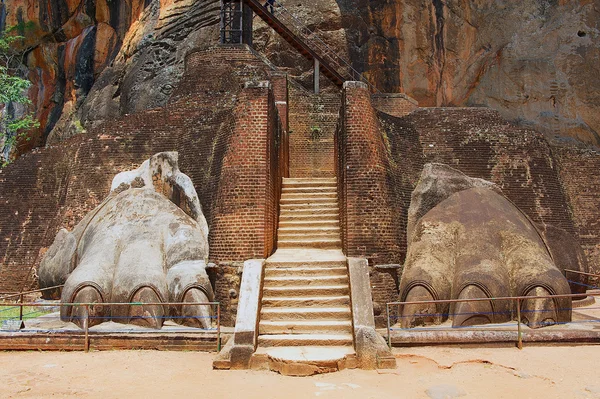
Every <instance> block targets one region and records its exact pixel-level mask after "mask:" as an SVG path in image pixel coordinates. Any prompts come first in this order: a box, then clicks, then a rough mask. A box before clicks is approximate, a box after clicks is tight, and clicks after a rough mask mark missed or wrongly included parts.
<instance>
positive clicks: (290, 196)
mask: <svg viewBox="0 0 600 399" xmlns="http://www.w3.org/2000/svg"><path fill="white" fill-rule="evenodd" d="M314 198H317V199H319V198H329V199H331V200H333V201H337V193H336V192H334V191H333V192H326V191H322V192H317V193H295V192H285V193H281V199H282V200H295V199H300V200H310V199H314Z"/></svg>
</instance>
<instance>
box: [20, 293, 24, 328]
mask: <svg viewBox="0 0 600 399" xmlns="http://www.w3.org/2000/svg"><path fill="white" fill-rule="evenodd" d="M19 303H20V304H21V305H20V306H19V321H21V323H22V322H23V294H21V295H19Z"/></svg>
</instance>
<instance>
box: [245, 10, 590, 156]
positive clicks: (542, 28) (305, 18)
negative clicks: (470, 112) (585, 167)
mask: <svg viewBox="0 0 600 399" xmlns="http://www.w3.org/2000/svg"><path fill="white" fill-rule="evenodd" d="M281 2H282V3H283V4H284V5H285V7H286V8H288V9H290V10H291V11H292V12H293V13H294V14H295V15H297V16H298V19H299V20H300V21H301V22H303V23H304V24H306V25H307V26H308V27H309V28H311V29H313V30H315V29H318V30H319V31H320V32H321V33H320V34H321V36H322V37H323V38H324V40H325V41H326V42H327V43H328V44H330V45H331V46H332V47H333V48H336V49H337V50H338V52H339V54H340V55H345V54H349V59H351V60H352V64H353V66H354V67H355V69H357V70H358V71H360V72H364V73H365V75H366V76H367V77H368V78H369V80H370V81H371V82H372V83H374V84H375V85H376V86H377V87H378V88H379V89H380V90H381V91H383V92H398V91H401V92H404V93H406V94H408V95H409V96H411V97H413V98H415V99H416V100H417V101H419V104H420V105H421V106H428V107H431V106H472V105H482V106H489V107H492V108H494V109H497V110H498V111H500V112H501V113H502V115H503V116H504V117H506V118H507V119H509V120H517V121H522V122H524V123H527V124H533V125H534V126H535V127H536V128H538V129H539V130H542V131H544V132H546V133H548V134H549V135H551V136H554V135H562V136H569V137H575V138H578V139H580V140H582V141H584V142H587V143H593V144H595V145H600V136H599V135H598V131H599V130H600V117H599V116H598V115H599V113H598V112H597V104H598V103H599V97H598V96H599V94H598V93H599V91H598V88H599V87H600V74H598V69H597V65H598V62H599V60H600V40H598V37H599V34H600V31H599V30H598V24H599V21H600V8H599V6H598V2H597V1H594V0H575V1H565V0H551V1H540V0H525V1H478V2H472V1H464V0H448V1H442V0H431V1H421V0H391V1H366V0H336V1H333V0H325V1H314V0H307V1H303V2H301V3H294V2H289V1H285V0H282V1H281ZM276 13H277V11H276ZM256 25H257V27H256V31H257V33H259V35H257V37H256V40H255V41H256V45H257V47H259V48H261V49H264V51H265V52H266V53H267V54H268V55H269V56H270V57H272V58H273V60H274V62H275V63H276V64H277V65H283V66H287V67H290V68H292V72H294V73H300V70H302V68H304V69H303V71H304V73H305V75H303V79H304V80H309V78H310V75H309V72H308V71H309V70H310V65H307V64H306V63H305V62H302V61H301V58H298V56H297V55H295V52H294V50H293V49H291V48H290V47H289V46H287V45H286V44H285V43H284V42H283V41H282V40H280V39H279V38H277V37H276V34H275V33H274V32H273V31H272V30H270V29H268V28H267V27H265V26H264V25H262V24H256Z"/></svg>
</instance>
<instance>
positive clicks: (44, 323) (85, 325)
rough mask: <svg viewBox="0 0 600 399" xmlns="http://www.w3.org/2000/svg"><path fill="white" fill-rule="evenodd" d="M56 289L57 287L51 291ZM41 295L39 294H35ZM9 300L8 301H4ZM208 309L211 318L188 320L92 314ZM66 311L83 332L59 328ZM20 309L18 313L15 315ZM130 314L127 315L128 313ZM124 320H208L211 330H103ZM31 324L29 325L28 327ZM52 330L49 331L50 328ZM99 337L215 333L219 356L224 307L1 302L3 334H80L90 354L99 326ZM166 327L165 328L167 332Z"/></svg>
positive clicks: (127, 327) (175, 327) (124, 327)
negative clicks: (136, 309)
mask: <svg viewBox="0 0 600 399" xmlns="http://www.w3.org/2000/svg"><path fill="white" fill-rule="evenodd" d="M52 288H56V287H52ZM35 292H39V290H37V291H35ZM26 294H27V293H20V294H13V295H9V296H8V297H15V296H20V297H21V298H22V296H23V295H26ZM5 298H6V297H5ZM184 305H185V306H209V307H210V309H211V312H210V315H208V316H207V315H200V314H198V315H185V316H182V315H180V316H173V315H168V313H169V312H164V313H165V316H153V315H138V314H137V313H136V315H135V316H113V315H100V316H97V315H94V312H90V310H91V309H92V310H93V309H94V308H95V307H98V306H103V307H104V306H107V307H137V306H161V307H163V308H164V307H166V308H167V309H168V308H169V307H179V306H184ZM63 307H71V308H72V309H75V311H71V312H70V314H71V315H70V316H69V320H70V321H71V322H77V323H78V324H80V325H81V326H82V327H81V329H80V328H79V327H77V326H76V325H74V324H70V323H69V322H65V321H61V323H58V324H59V326H58V327H57V326H56V325H55V324H56V323H55V322H58V321H59V320H61V319H60V315H59V314H57V312H58V311H59V310H60V309H61V308H63ZM77 308H82V309H81V310H82V311H77V310H76V309H77ZM15 309H18V313H17V312H16V311H15ZM125 313H127V312H125ZM123 319H129V320H130V319H135V320H137V321H140V320H144V319H148V320H150V319H153V320H155V319H162V320H161V324H162V323H164V322H165V321H166V320H177V321H180V322H181V321H182V320H185V319H196V320H198V319H209V320H210V321H209V323H205V324H209V325H210V327H207V328H201V327H189V326H182V325H180V324H175V323H174V324H173V325H171V326H166V325H165V326H163V328H162V329H160V330H157V329H151V328H143V327H139V326H131V325H129V324H119V327H114V326H113V327H111V328H106V327H101V326H102V324H101V323H102V322H104V321H117V323H118V321H119V320H123ZM28 324H29V325H28ZM50 324H52V326H50V327H48V325H50ZM98 324H100V325H99V326H97V327H98V328H97V331H95V333H98V334H115V333H116V334H127V333H135V334H183V335H185V334H190V333H207V332H209V333H215V334H216V341H217V342H216V346H217V352H220V350H221V305H220V302H157V303H145V302H130V303H59V302H29V303H28V302H23V301H21V302H0V333H7V332H11V333H15V332H22V333H33V334H35V333H41V332H45V333H46V332H51V333H67V332H71V333H73V332H75V333H78V332H81V331H83V334H84V344H83V350H84V351H85V352H88V351H89V349H90V329H91V328H94V327H90V325H98ZM165 327H166V328H165Z"/></svg>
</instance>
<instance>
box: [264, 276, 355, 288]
mask: <svg viewBox="0 0 600 399" xmlns="http://www.w3.org/2000/svg"><path fill="white" fill-rule="evenodd" d="M347 284H348V277H346V276H323V277H317V276H310V277H306V278H286V279H272V278H269V277H266V278H265V280H264V287H265V288H271V287H288V286H289V287H294V286H296V287H297V286H311V285H313V286H324V285H325V286H326V285H347Z"/></svg>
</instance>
